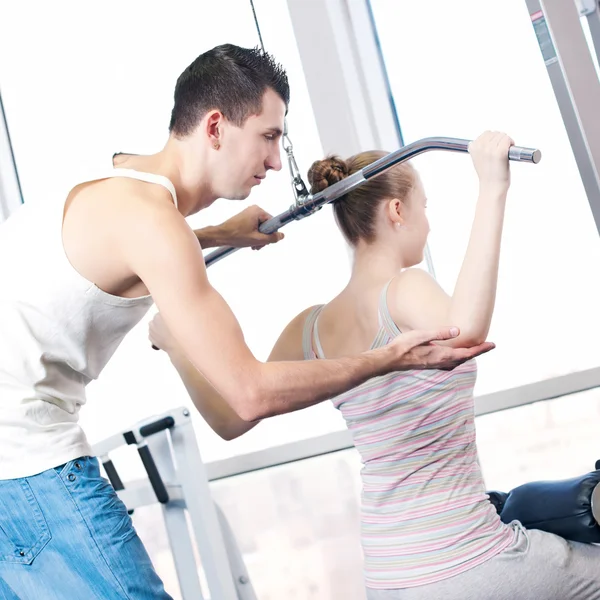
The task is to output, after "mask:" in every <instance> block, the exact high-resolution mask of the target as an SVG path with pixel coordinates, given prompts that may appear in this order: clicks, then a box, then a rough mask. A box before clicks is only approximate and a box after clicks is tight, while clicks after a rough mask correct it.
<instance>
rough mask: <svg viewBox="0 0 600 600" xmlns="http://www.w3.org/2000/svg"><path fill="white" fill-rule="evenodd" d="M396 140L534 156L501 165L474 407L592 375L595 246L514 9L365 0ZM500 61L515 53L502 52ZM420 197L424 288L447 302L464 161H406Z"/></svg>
mask: <svg viewBox="0 0 600 600" xmlns="http://www.w3.org/2000/svg"><path fill="white" fill-rule="evenodd" d="M371 6H372V10H373V15H374V19H375V23H376V27H377V30H378V34H379V38H380V43H381V48H382V53H383V57H384V60H385V64H386V68H387V72H388V77H389V80H390V85H391V89H392V93H393V97H394V102H395V105H396V109H397V112H398V116H399V119H400V124H401V127H402V132H403V135H404V141H405V142H406V143H410V142H412V141H415V140H417V139H421V138H424V137H428V136H448V137H459V138H467V139H474V138H475V137H476V136H477V135H479V133H481V132H482V131H484V130H486V129H498V130H503V131H507V132H508V133H509V134H510V135H511V136H512V137H513V139H514V140H515V142H516V143H517V144H518V145H522V146H530V147H538V148H540V149H541V150H542V153H543V159H542V162H541V163H540V164H539V165H527V164H513V166H512V181H513V183H512V187H511V191H510V195H509V199H508V204H507V210H506V220H505V229H504V237H503V249H502V257H501V265H500V275H499V285H498V295H497V302H496V310H495V315H494V320H493V323H492V329H491V332H490V336H489V339H491V340H492V341H494V342H496V344H497V348H496V350H494V351H493V352H492V353H490V354H489V355H486V356H485V357H482V358H481V359H480V361H479V367H480V372H479V380H478V387H477V390H476V391H477V393H478V394H483V393H488V392H493V391H498V390H502V389H506V388H509V387H513V386H518V385H523V384H526V383H531V382H534V381H538V380H540V379H546V378H550V377H553V376H556V375H562V374H566V373H570V372H574V371H578V370H581V369H586V368H590V367H593V366H596V365H597V364H598V356H597V352H596V351H595V349H594V347H595V338H596V337H597V335H598V333H600V320H599V319H598V318H597V306H598V304H599V300H600V287H599V286H598V285H597V281H596V278H595V277H590V271H589V269H590V267H591V266H592V265H597V264H600V244H599V242H598V233H597V231H596V228H595V224H594V220H593V218H592V216H591V211H590V208H589V205H588V202H587V199H586V195H585V192H584V189H583V186H582V183H581V180H580V177H579V173H578V170H577V166H576V163H575V159H574V157H573V154H572V151H571V147H570V145H569V141H568V138H567V135H566V132H565V129H564V126H563V122H562V120H561V116H560V113H559V110H558V106H557V104H556V101H555V97H554V94H553V91H552V87H551V85H550V81H549V79H548V75H547V72H546V68H545V65H544V61H543V58H542V55H541V52H540V50H539V47H538V45H537V41H536V38H535V35H534V31H533V27H532V25H531V19H530V17H529V15H528V12H527V7H526V4H525V2H524V1H523V0H506V1H505V2H496V1H491V0H489V1H485V2H481V1H479V0H465V1H464V2H458V3H457V2H443V1H441V0H434V1H433V2H429V3H428V4H427V8H426V9H425V7H424V6H423V5H421V4H420V3H417V2H394V1H393V0H371ZM511 49H514V50H515V52H512V51H511ZM414 163H415V166H416V167H417V168H418V169H419V170H420V172H421V175H422V177H423V181H424V184H425V188H426V190H427V195H428V198H429V203H428V206H429V217H430V221H431V228H432V233H431V236H430V248H431V252H432V256H433V263H434V266H435V271H436V276H437V278H438V280H439V281H440V283H441V285H442V286H443V287H444V288H445V289H446V290H447V291H449V292H451V291H452V289H453V287H454V283H455V281H456V277H457V275H458V271H459V268H460V265H461V262H462V258H463V256H464V252H465V249H466V245H467V242H468V236H469V231H470V226H471V220H472V216H473V210H474V206H475V201H476V195H477V181H476V176H475V173H474V170H473V168H472V165H471V161H470V159H469V157H468V156H466V155H463V154H451V153H442V152H432V153H429V154H425V155H422V156H420V157H419V158H417V159H416V160H415V161H414Z"/></svg>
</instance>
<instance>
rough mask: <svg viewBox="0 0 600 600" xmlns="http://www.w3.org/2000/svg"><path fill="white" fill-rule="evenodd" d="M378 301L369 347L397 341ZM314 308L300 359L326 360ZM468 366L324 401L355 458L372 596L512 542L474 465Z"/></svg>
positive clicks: (393, 376) (403, 374)
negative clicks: (336, 414)
mask: <svg viewBox="0 0 600 600" xmlns="http://www.w3.org/2000/svg"><path fill="white" fill-rule="evenodd" d="M388 287H389V283H388V284H387V285H386V286H385V287H384V289H383V291H382V293H381V296H380V301H379V324H380V329H379V332H378V334H377V336H376V338H375V340H374V341H373V344H372V345H371V349H374V348H378V347H381V346H383V345H385V344H388V343H389V342H390V341H391V340H392V339H393V338H395V337H396V336H398V335H400V334H401V332H400V330H399V329H398V328H397V327H396V325H395V323H394V322H393V320H392V318H391V316H390V313H389V310H388V308H387V301H386V298H387V290H388ZM322 309H323V306H317V307H315V309H313V311H312V312H311V313H310V314H309V316H308V317H307V320H306V322H305V325H304V336H303V349H304V358H305V359H306V360H311V359H318V358H325V356H324V355H323V349H322V348H321V343H320V341H319V332H318V317H319V314H320V312H321V310H322ZM476 374H477V367H476V364H475V361H474V360H472V361H468V362H466V363H464V364H462V365H461V366H459V367H457V368H456V369H454V370H453V371H439V370H433V369H430V370H421V371H419V370H413V371H399V372H395V373H389V374H387V375H383V376H379V377H375V378H373V379H370V380H369V381H366V382H365V383H363V384H362V385H360V386H358V387H356V388H354V389H353V390H350V391H348V392H346V393H344V394H340V395H339V396H336V397H335V398H332V402H333V404H334V406H335V407H336V408H337V409H338V410H340V411H341V413H342V415H343V417H344V419H345V421H346V424H347V426H348V429H349V431H350V433H351V434H352V438H353V441H354V445H355V447H356V449H357V450H358V452H359V454H360V457H361V459H362V464H363V467H362V470H361V478H362V502H361V504H362V506H361V543H362V548H363V554H364V559H365V583H366V585H367V587H370V588H374V589H398V588H408V587H415V586H420V585H425V584H429V583H434V582H436V581H441V580H443V579H446V578H448V577H452V576H454V575H457V574H459V573H462V572H464V571H467V570H469V569H471V568H473V567H475V566H477V565H479V564H482V563H484V562H485V561H487V560H489V559H490V558H492V557H493V556H495V555H496V554H498V553H500V552H502V551H503V550H504V549H506V548H507V547H508V546H509V545H511V544H512V543H513V542H514V533H513V529H512V528H511V527H510V526H508V525H505V524H504V523H502V521H501V520H500V518H499V516H498V515H497V513H496V510H495V508H494V507H493V505H492V504H491V503H490V501H489V500H488V497H487V495H486V491H485V485H484V481H483V476H482V473H481V470H480V467H479V463H478V460H477V448H476V443H475V410H474V408H475V406H474V404H475V403H474V397H473V388H474V386H475V379H476Z"/></svg>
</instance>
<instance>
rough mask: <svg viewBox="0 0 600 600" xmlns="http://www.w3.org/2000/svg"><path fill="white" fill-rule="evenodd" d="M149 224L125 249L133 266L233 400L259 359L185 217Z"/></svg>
mask: <svg viewBox="0 0 600 600" xmlns="http://www.w3.org/2000/svg"><path fill="white" fill-rule="evenodd" d="M148 229H149V231H147V232H146V235H145V236H144V237H143V241H142V239H140V240H137V244H138V245H137V247H135V248H129V249H128V250H127V252H126V254H127V256H128V258H129V261H130V267H131V268H132V269H133V271H134V272H135V273H136V275H137V276H138V277H139V278H140V279H141V280H142V281H143V282H144V284H145V285H146V287H147V288H148V291H149V292H150V294H151V296H152V298H153V300H154V302H155V303H156V305H157V307H158V309H159V311H160V313H161V315H162V317H163V319H164V321H165V324H166V326H167V327H168V329H169V330H170V331H171V333H172V334H173V336H174V337H175V339H176V340H177V342H178V343H179V344H180V346H181V347H182V349H183V351H184V352H185V354H186V356H187V357H188V358H189V360H190V361H191V362H192V363H193V364H194V366H195V367H196V368H197V369H198V370H199V371H200V372H201V373H202V374H203V375H204V376H205V378H206V379H207V380H208V381H209V382H210V383H211V385H213V387H214V388H215V389H216V390H217V391H218V392H219V393H220V394H221V395H223V397H224V398H225V399H226V400H228V401H229V399H230V398H231V396H232V394H234V393H235V387H236V386H237V385H239V383H241V382H242V381H245V380H246V377H247V375H248V370H249V369H250V368H251V367H252V366H253V365H255V364H256V360H255V358H254V357H253V356H252V353H251V352H250V350H249V349H248V347H247V346H246V344H245V342H244V337H243V334H242V330H241V328H240V325H239V323H238V321H237V319H236V318H235V316H234V314H233V312H232V311H231V309H230V308H229V306H228V305H227V303H226V302H225V300H224V299H223V298H222V297H221V295H220V294H219V293H218V292H217V291H216V290H215V289H214V288H213V287H212V286H211V285H210V282H209V281H208V277H207V274H206V267H205V265H204V259H203V257H202V251H201V248H200V246H199V244H198V241H197V239H196V237H195V235H194V233H193V232H192V230H191V229H189V227H188V226H187V224H186V223H185V221H183V220H182V222H181V223H178V222H177V219H176V218H174V219H166V220H165V221H163V222H162V223H161V224H160V226H158V227H152V226H150V227H149V228H148ZM134 237H135V236H134ZM130 242H131V243H132V244H134V243H136V240H135V239H133V238H131V239H130Z"/></svg>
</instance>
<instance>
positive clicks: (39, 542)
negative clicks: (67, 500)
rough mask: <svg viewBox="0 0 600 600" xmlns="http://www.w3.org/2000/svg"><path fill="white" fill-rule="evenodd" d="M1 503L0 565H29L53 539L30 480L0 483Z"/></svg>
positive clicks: (11, 480)
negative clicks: (7, 563) (3, 563)
mask: <svg viewBox="0 0 600 600" xmlns="http://www.w3.org/2000/svg"><path fill="white" fill-rule="evenodd" d="M0 504H1V505H2V508H1V510H0V562H12V563H20V564H27V565H29V564H31V563H32V562H33V561H34V559H35V557H36V556H37V555H38V554H39V553H40V552H41V551H42V549H43V548H44V546H45V545H46V544H47V543H48V542H49V541H50V539H51V538H52V536H51V534H50V529H49V527H48V524H47V523H46V519H45V518H44V514H43V512H42V510H41V508H40V505H39V504H38V501H37V499H36V497H35V495H34V493H33V490H32V489H31V486H30V485H29V481H27V479H26V478H20V479H8V480H4V481H0Z"/></svg>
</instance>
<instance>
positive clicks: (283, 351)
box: [148, 308, 311, 440]
mask: <svg viewBox="0 0 600 600" xmlns="http://www.w3.org/2000/svg"><path fill="white" fill-rule="evenodd" d="M310 310H311V309H310V308H309V309H307V310H305V311H303V312H302V313H300V314H299V315H298V316H297V317H295V318H294V319H293V320H292V322H291V323H289V325H288V326H287V327H286V328H285V329H284V331H283V332H282V334H281V335H280V336H279V339H278V340H277V342H276V344H275V346H274V348H273V350H272V351H271V354H270V356H269V359H268V360H269V361H277V360H302V359H303V355H302V330H303V326H304V321H305V319H306V316H307V314H308V312H309V311H310ZM148 337H149V339H150V341H151V342H152V345H153V347H154V348H155V349H160V350H163V351H165V352H166V353H167V355H168V356H169V359H170V360H171V364H172V365H173V366H174V367H175V370H176V371H177V373H178V374H179V377H180V378H181V381H182V382H183V384H184V386H185V388H186V390H187V392H188V394H189V396H190V398H191V400H192V402H193V403H194V406H195V407H196V408H197V409H198V412H199V413H200V414H201V415H202V417H203V418H204V420H205V421H206V422H207V423H208V425H209V426H210V428H211V429H212V430H213V431H214V432H215V433H216V434H217V435H219V436H221V437H222V438H223V439H224V440H232V439H234V438H237V437H239V436H241V435H243V434H244V433H246V432H247V431H250V429H252V428H253V427H254V426H255V425H258V423H259V421H252V422H247V421H244V420H243V419H242V418H240V417H239V415H238V414H237V413H236V412H235V411H234V410H233V409H232V408H231V406H229V404H227V402H226V401H225V400H224V399H223V397H222V396H221V394H219V393H218V392H217V390H215V388H214V387H213V386H212V385H210V383H208V381H206V379H205V378H204V377H203V375H202V374H201V373H200V371H198V369H196V367H194V365H193V364H192V363H191V362H190V361H189V359H188V358H187V356H185V354H184V353H183V350H182V349H181V346H179V344H178V343H177V341H176V340H175V338H174V337H173V335H172V334H171V332H170V331H169V330H168V328H167V327H166V325H165V322H164V319H163V318H162V316H161V314H160V313H157V314H156V315H155V316H154V318H153V319H152V321H150V325H149V334H148Z"/></svg>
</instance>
